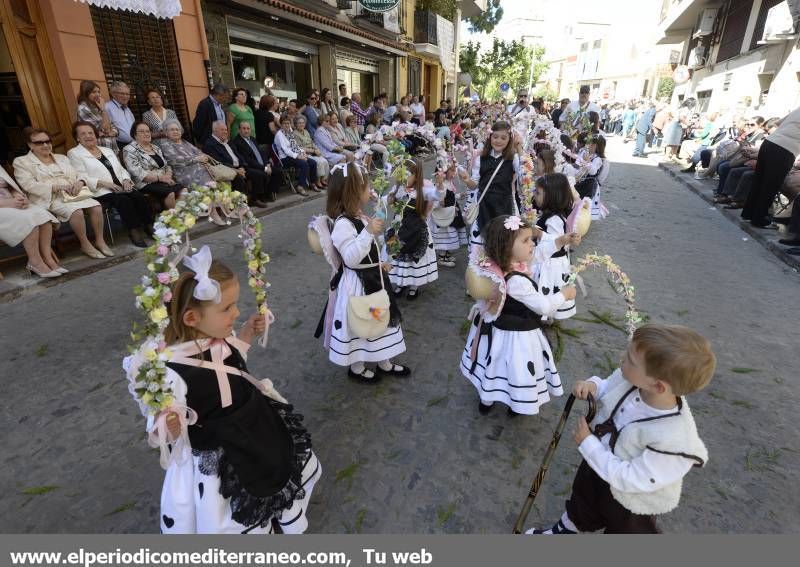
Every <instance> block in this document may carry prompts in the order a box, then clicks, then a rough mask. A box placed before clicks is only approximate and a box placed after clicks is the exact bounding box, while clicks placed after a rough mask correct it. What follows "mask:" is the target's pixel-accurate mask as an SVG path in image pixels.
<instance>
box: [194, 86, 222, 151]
mask: <svg viewBox="0 0 800 567" xmlns="http://www.w3.org/2000/svg"><path fill="white" fill-rule="evenodd" d="M229 98H230V89H228V87H226V86H225V85H223V84H221V83H220V84H218V85H214V88H213V89H211V94H209V95H208V96H207V97H206V98H204V99H203V100H201V101H200V102H199V103H198V104H197V110H196V111H195V114H194V120H193V121H192V130H193V134H194V140H195V142H196V144H197V146H198V147H201V146H203V145H204V144H205V143H206V140H208V139H209V138H210V137H211V134H212V131H211V130H212V124H214V122H216V121H220V122H227V115H226V113H225V105H226V104H227V103H228V99H229Z"/></svg>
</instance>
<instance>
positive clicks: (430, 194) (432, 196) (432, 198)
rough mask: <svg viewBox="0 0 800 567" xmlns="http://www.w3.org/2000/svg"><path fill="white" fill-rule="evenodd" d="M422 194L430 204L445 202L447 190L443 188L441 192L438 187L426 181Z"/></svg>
mask: <svg viewBox="0 0 800 567" xmlns="http://www.w3.org/2000/svg"><path fill="white" fill-rule="evenodd" d="M422 194H423V196H424V197H425V200H426V201H429V202H437V201H444V197H445V189H444V186H442V189H441V190H439V188H438V187H436V186H435V185H434V184H433V183H431V182H430V181H428V180H427V179H426V180H425V182H424V183H423V184H422Z"/></svg>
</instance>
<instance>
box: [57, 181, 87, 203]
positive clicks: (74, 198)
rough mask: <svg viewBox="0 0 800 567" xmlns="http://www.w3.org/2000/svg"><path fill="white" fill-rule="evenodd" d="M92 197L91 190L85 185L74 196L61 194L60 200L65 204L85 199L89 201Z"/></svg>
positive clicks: (63, 192) (65, 193)
mask: <svg viewBox="0 0 800 567" xmlns="http://www.w3.org/2000/svg"><path fill="white" fill-rule="evenodd" d="M92 197H93V195H92V191H91V189H89V188H88V187H87V186H86V185H84V186H83V187H81V190H80V191H78V193H77V194H75V195H70V194H69V193H67V192H66V191H62V192H61V199H62V200H63V201H64V202H65V203H77V202H78V201H83V200H85V199H91V198H92Z"/></svg>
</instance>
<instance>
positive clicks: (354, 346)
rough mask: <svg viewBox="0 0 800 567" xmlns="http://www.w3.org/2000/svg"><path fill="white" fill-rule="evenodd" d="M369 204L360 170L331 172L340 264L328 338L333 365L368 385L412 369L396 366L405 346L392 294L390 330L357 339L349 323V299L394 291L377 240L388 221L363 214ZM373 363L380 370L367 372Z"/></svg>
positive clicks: (332, 211)
mask: <svg viewBox="0 0 800 567" xmlns="http://www.w3.org/2000/svg"><path fill="white" fill-rule="evenodd" d="M345 173H346V174H347V175H346V176H345ZM369 199H370V188H369V178H368V177H367V175H366V174H365V173H362V171H361V168H360V167H359V166H358V165H356V164H354V163H348V164H342V165H338V166H336V167H334V168H333V169H332V170H331V176H330V180H329V182H328V205H327V214H328V217H329V218H330V219H334V221H333V229H332V230H331V233H330V238H331V242H332V246H333V248H334V249H335V253H336V254H338V256H339V257H340V260H341V262H340V268H339V272H338V274H337V275H336V276H334V279H333V281H331V289H334V290H335V291H336V293H335V297H332V298H330V299H329V301H330V302H331V304H332V305H333V312H332V314H331V316H330V317H326V319H325V321H326V324H329V325H330V327H329V328H328V329H327V331H326V333H325V337H326V342H327V344H328V352H329V359H330V361H331V362H333V363H334V364H338V365H339V366H348V367H349V368H348V376H350V377H351V378H354V379H356V380H360V381H363V382H375V381H376V379H379V378H381V377H383V376H396V377H405V376H408V375H410V374H411V370H410V369H409V368H408V367H405V366H402V365H400V364H395V363H394V362H392V358H393V357H395V356H397V355H399V354H402V353H403V352H405V350H406V343H405V340H404V339H403V331H402V329H401V328H400V320H401V314H400V309H398V307H397V305H396V303H395V300H394V297H393V296H392V294H391V293H390V294H389V299H390V302H391V307H390V319H389V326H388V328H387V329H386V332H384V333H383V335H381V336H380V337H378V338H376V339H362V338H359V337H356V336H354V335H353V334H352V333H351V331H350V326H349V325H348V321H347V319H348V313H347V304H348V300H349V298H350V297H353V296H362V295H367V294H371V293H375V292H378V291H380V290H381V289H382V288H383V289H386V290H387V291H388V290H389V289H390V287H391V284H390V283H389V279H388V278H387V276H386V271H387V270H388V268H389V265H388V264H384V263H380V251H379V249H378V246H377V243H376V241H375V237H376V236H377V235H379V234H381V233H382V232H383V220H382V219H380V218H377V217H375V218H369V217H367V216H366V215H365V214H364V212H363V207H364V206H365V205H366V204H367V203H368V202H369ZM379 268H380V269H379ZM381 279H383V284H381ZM368 362H377V363H378V364H377V367H376V369H375V370H372V369H369V368H366V366H365V363H368Z"/></svg>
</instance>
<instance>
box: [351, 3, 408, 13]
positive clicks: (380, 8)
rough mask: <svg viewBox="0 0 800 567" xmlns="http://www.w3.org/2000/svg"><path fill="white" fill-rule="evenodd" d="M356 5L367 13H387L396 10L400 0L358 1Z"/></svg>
mask: <svg viewBox="0 0 800 567" xmlns="http://www.w3.org/2000/svg"><path fill="white" fill-rule="evenodd" d="M358 3H359V4H360V5H361V7H362V8H364V9H365V10H367V11H369V12H388V11H389V10H394V9H395V8H397V5H398V4H399V3H400V0H358Z"/></svg>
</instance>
